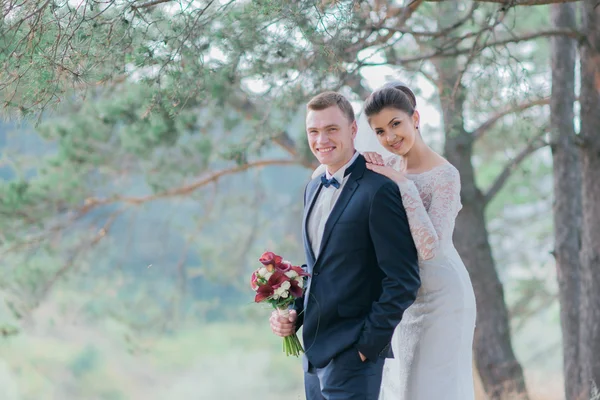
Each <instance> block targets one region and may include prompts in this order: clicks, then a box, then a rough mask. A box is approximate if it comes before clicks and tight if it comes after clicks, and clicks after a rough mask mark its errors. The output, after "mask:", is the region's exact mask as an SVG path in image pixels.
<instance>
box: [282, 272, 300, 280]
mask: <svg viewBox="0 0 600 400" xmlns="http://www.w3.org/2000/svg"><path fill="white" fill-rule="evenodd" d="M285 276H287V277H288V278H290V279H294V278H295V277H297V276H298V273H297V272H296V271H294V270H291V271H288V272H286V273H285Z"/></svg>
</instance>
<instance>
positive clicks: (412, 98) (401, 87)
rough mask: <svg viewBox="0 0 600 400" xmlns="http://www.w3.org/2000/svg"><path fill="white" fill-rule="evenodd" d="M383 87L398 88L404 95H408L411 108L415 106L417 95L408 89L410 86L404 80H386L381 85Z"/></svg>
mask: <svg viewBox="0 0 600 400" xmlns="http://www.w3.org/2000/svg"><path fill="white" fill-rule="evenodd" d="M383 87H384V88H394V89H398V90H399V91H401V92H402V93H404V94H405V95H406V96H408V99H409V100H410V103H411V105H412V106H413V108H417V97H416V96H415V94H414V93H413V91H412V90H410V88H409V87H408V86H407V85H406V84H405V83H404V82H402V81H391V82H387V83H386V84H385V85H383Z"/></svg>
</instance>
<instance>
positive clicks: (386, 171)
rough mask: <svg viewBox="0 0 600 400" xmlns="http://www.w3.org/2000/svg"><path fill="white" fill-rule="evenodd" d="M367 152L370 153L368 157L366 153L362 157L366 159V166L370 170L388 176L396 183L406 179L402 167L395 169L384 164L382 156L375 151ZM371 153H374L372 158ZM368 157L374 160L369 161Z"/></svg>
mask: <svg viewBox="0 0 600 400" xmlns="http://www.w3.org/2000/svg"><path fill="white" fill-rule="evenodd" d="M365 154H366V153H365ZM369 154H370V156H369V157H370V158H367V156H366V155H364V157H365V159H366V160H367V168H369V169H370V170H371V171H374V172H377V173H378V174H381V175H384V176H387V177H388V178H390V179H391V180H393V181H394V182H396V183H401V182H405V181H406V180H407V178H406V175H405V174H404V171H403V169H402V168H400V170H397V169H395V168H393V167H391V166H387V165H385V163H384V162H383V158H382V157H381V156H380V155H379V154H377V153H369ZM372 154H375V157H374V158H373V156H372ZM370 159H373V160H374V161H375V162H371V161H369V160H370Z"/></svg>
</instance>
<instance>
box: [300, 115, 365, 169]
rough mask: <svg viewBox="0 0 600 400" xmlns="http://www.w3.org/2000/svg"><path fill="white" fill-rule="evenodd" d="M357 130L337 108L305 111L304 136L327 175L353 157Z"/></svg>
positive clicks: (352, 122) (354, 121)
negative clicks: (306, 112) (306, 137)
mask: <svg viewBox="0 0 600 400" xmlns="http://www.w3.org/2000/svg"><path fill="white" fill-rule="evenodd" d="M357 131H358V127H357V125H356V120H352V121H350V119H349V118H348V116H347V115H345V114H344V113H343V112H342V110H341V109H340V108H339V107H338V106H331V107H327V108H325V109H324V110H308V114H307V115H306V134H307V136H308V144H309V146H310V149H311V150H312V153H313V154H314V155H315V157H316V158H317V160H319V162H320V163H321V164H324V165H326V166H327V170H328V171H329V173H330V174H333V173H335V172H336V171H337V170H339V169H340V168H341V167H343V166H344V165H346V164H347V163H348V161H350V159H351V158H352V156H353V155H354V151H355V150H354V138H355V137H356V132H357Z"/></svg>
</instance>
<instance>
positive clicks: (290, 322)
mask: <svg viewBox="0 0 600 400" xmlns="http://www.w3.org/2000/svg"><path fill="white" fill-rule="evenodd" d="M297 318H298V314H297V313H296V310H290V316H289V317H287V318H286V317H283V316H281V315H279V313H278V312H277V310H275V311H273V312H272V313H271V318H269V322H270V324H271V330H272V331H273V333H274V334H276V335H277V336H281V337H286V336H290V335H292V334H294V333H295V332H296V319H297Z"/></svg>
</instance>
